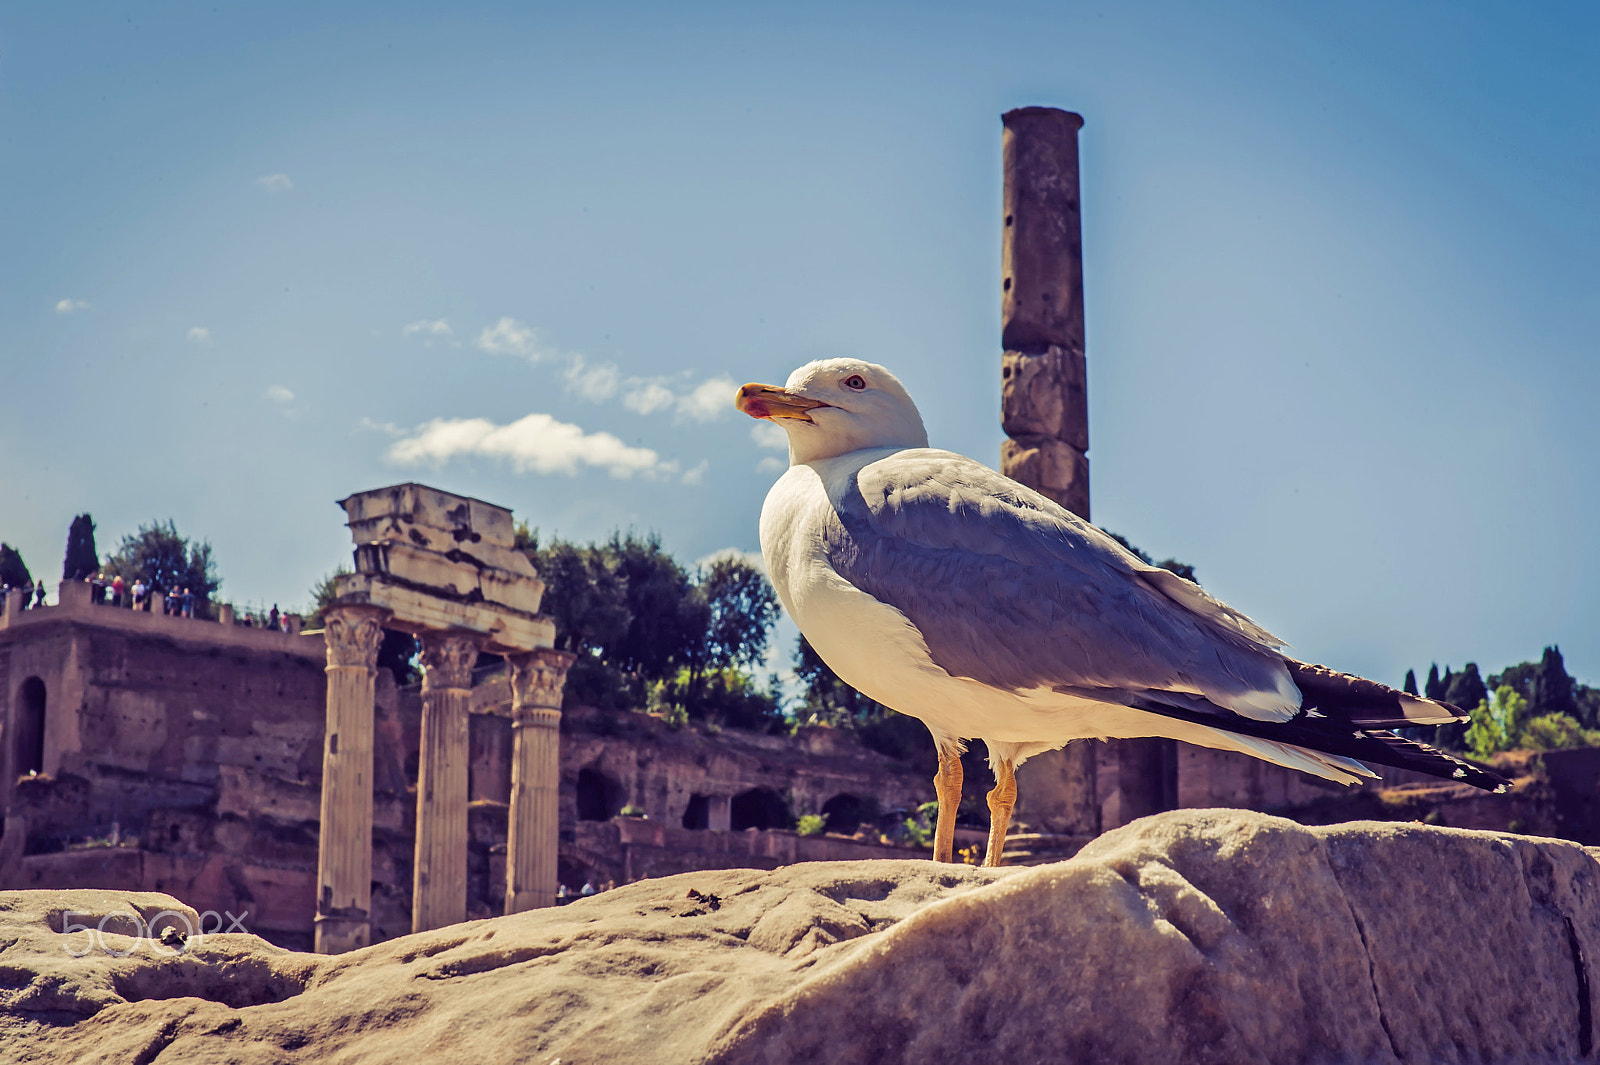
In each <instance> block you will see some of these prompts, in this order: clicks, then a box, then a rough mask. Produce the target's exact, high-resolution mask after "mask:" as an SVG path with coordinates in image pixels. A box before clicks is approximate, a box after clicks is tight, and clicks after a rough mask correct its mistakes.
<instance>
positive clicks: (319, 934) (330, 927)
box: [313, 913, 372, 954]
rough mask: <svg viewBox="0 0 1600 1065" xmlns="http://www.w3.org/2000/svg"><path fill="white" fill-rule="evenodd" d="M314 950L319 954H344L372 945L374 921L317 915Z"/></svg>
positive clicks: (362, 918)
mask: <svg viewBox="0 0 1600 1065" xmlns="http://www.w3.org/2000/svg"><path fill="white" fill-rule="evenodd" d="M313 929H314V931H313V941H314V943H315V946H314V947H313V949H314V950H315V951H316V953H318V954H344V953H346V952H347V951H352V950H360V949H361V948H362V947H366V946H371V945H372V921H371V919H370V918H367V917H340V916H332V915H327V916H325V915H323V914H320V913H319V914H317V916H316V920H315V921H314V922H313Z"/></svg>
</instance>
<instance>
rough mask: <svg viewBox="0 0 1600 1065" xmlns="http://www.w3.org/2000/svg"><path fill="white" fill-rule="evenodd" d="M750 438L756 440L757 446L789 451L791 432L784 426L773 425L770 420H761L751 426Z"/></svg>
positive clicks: (770, 449)
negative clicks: (787, 431) (785, 430)
mask: <svg viewBox="0 0 1600 1065" xmlns="http://www.w3.org/2000/svg"><path fill="white" fill-rule="evenodd" d="M750 439H752V440H754V441H755V442H756V447H764V448H766V449H767V450H769V451H782V452H784V453H786V454H787V453H788V451H789V434H788V433H786V432H784V431H783V427H782V426H779V425H773V424H772V423H771V422H769V421H765V420H763V421H759V422H756V423H755V424H754V425H752V426H751V427H750Z"/></svg>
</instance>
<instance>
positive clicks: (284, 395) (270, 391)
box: [263, 385, 294, 403]
mask: <svg viewBox="0 0 1600 1065" xmlns="http://www.w3.org/2000/svg"><path fill="white" fill-rule="evenodd" d="M263 395H265V396H266V397H267V398H268V399H270V400H272V402H274V403H293V402H294V393H293V392H291V391H289V390H288V389H287V388H284V387H283V386H282V385H268V386H267V390H266V392H264V393H263Z"/></svg>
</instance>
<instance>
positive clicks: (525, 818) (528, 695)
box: [506, 648, 576, 913]
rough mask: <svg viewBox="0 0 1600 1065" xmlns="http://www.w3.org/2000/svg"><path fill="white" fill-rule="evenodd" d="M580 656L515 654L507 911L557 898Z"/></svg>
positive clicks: (512, 658)
mask: <svg viewBox="0 0 1600 1065" xmlns="http://www.w3.org/2000/svg"><path fill="white" fill-rule="evenodd" d="M575 657H576V656H575V655H573V654H572V653H570V652H568V651H553V650H550V649H549V648H545V649H543V650H538V651H533V652H531V653H529V654H522V655H511V656H509V657H508V658H507V659H506V663H507V664H508V665H509V666H510V667H511V728H512V741H511V742H512V749H511V819H510V826H509V828H508V829H507V832H506V912H507V913H521V912H522V911H523V910H532V909H537V908H538V907H541V906H554V905H555V902H556V879H557V875H558V874H557V870H556V856H557V850H558V848H559V845H560V840H559V837H558V835H557V830H558V825H559V814H560V806H559V802H560V795H561V692H562V689H563V688H564V687H565V686H566V683H567V670H568V669H569V668H570V667H571V665H572V662H573V659H574V658H575Z"/></svg>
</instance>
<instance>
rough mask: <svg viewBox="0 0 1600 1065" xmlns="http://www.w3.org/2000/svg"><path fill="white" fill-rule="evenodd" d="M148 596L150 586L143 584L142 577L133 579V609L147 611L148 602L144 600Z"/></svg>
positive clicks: (148, 607)
mask: <svg viewBox="0 0 1600 1065" xmlns="http://www.w3.org/2000/svg"><path fill="white" fill-rule="evenodd" d="M149 594H150V586H149V585H148V584H146V583H145V582H144V578H143V577H135V578H134V579H133V609H135V610H148V609H150V602H149V600H148V599H147V598H146V597H147V596H148V595H149Z"/></svg>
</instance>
